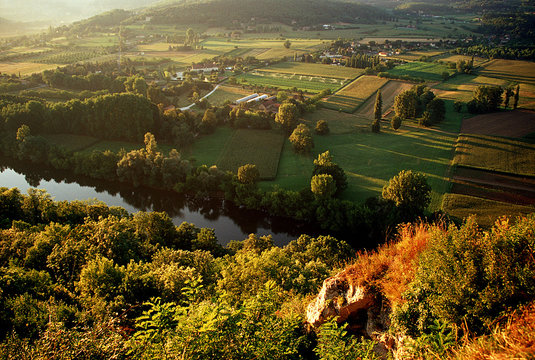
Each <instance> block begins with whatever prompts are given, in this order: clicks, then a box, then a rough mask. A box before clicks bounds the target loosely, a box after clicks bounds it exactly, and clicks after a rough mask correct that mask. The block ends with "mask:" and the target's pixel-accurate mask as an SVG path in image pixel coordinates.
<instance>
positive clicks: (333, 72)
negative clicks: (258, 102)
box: [261, 62, 364, 79]
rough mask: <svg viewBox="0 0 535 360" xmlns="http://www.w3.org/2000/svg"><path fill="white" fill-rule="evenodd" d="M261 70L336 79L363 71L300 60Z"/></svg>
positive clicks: (347, 77) (345, 77) (357, 74)
mask: <svg viewBox="0 0 535 360" xmlns="http://www.w3.org/2000/svg"><path fill="white" fill-rule="evenodd" d="M261 70H262V71H263V72H275V73H281V74H299V75H309V76H318V77H329V78H336V79H353V78H355V77H357V76H359V75H362V74H363V73H364V70H362V69H355V68H350V67H345V66H333V65H324V64H311V63H302V62H283V63H278V64H275V65H271V66H269V67H266V68H262V69H261Z"/></svg>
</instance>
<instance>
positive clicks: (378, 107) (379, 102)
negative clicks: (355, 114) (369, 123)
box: [373, 89, 383, 132]
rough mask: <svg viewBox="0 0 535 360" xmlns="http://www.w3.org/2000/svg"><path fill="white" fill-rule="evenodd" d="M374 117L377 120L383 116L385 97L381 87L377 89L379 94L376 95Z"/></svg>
mask: <svg viewBox="0 0 535 360" xmlns="http://www.w3.org/2000/svg"><path fill="white" fill-rule="evenodd" d="M373 117H374V119H375V121H377V122H378V121H380V120H381V118H382V117H383V97H382V95H381V89H379V90H377V96H376V97H375V105H374V108H373ZM374 132H378V131H374Z"/></svg>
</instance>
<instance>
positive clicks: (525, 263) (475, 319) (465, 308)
mask: <svg viewBox="0 0 535 360" xmlns="http://www.w3.org/2000/svg"><path fill="white" fill-rule="evenodd" d="M534 234H535V215H533V214H531V215H529V216H528V217H526V218H522V219H519V220H518V222H517V223H516V224H515V225H511V223H510V222H509V219H507V218H505V217H504V218H501V219H499V220H498V221H497V222H496V224H495V225H494V227H493V228H492V229H491V230H490V231H488V232H483V231H481V230H480V229H479V228H478V226H477V224H476V223H475V221H474V219H473V218H471V219H469V220H468V221H467V222H466V223H465V224H463V225H462V226H461V228H459V229H458V228H456V227H455V226H453V225H452V226H450V227H449V228H448V229H447V230H442V231H440V230H436V231H435V232H434V233H433V234H432V236H431V239H430V243H429V246H428V248H427V249H426V250H425V251H424V252H423V254H422V255H421V257H420V266H419V269H418V272H417V274H416V277H415V279H414V281H413V282H412V283H411V286H410V289H409V291H408V292H407V293H406V294H405V297H406V299H407V303H406V306H405V305H404V306H402V307H401V308H400V309H398V310H397V311H396V312H395V316H394V319H395V321H394V322H395V323H397V324H399V325H401V327H402V328H404V329H405V330H406V331H407V332H408V333H409V334H413V335H416V334H419V333H421V332H423V331H427V330H428V328H429V327H430V325H431V324H432V323H433V319H439V320H441V321H445V322H450V323H454V324H457V325H458V326H461V325H464V326H466V327H467V328H468V329H469V330H470V331H471V332H474V333H483V332H486V331H488V329H489V325H491V324H492V323H493V322H494V321H495V319H496V318H498V317H500V316H501V315H502V314H503V313H504V312H505V311H508V312H509V311H511V310H513V309H515V308H517V307H518V306H519V305H523V304H525V303H528V302H529V301H531V299H533V298H534V296H535V277H534V276H533V274H534V273H535V262H533V261H532V260H528V259H532V258H533V249H534V248H535V236H534Z"/></svg>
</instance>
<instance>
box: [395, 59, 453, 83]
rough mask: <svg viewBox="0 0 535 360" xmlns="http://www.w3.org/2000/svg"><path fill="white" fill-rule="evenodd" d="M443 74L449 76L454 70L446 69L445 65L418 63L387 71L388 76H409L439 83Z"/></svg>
mask: <svg viewBox="0 0 535 360" xmlns="http://www.w3.org/2000/svg"><path fill="white" fill-rule="evenodd" d="M444 72H447V73H449V74H450V75H451V74H453V73H454V72H455V70H452V69H450V68H448V67H447V66H446V65H445V64H440V63H434V62H419V61H415V62H411V63H407V64H402V65H399V66H396V67H395V68H393V69H390V70H388V73H389V74H392V75H395V76H411V77H416V78H422V79H424V80H430V81H441V80H442V73H444Z"/></svg>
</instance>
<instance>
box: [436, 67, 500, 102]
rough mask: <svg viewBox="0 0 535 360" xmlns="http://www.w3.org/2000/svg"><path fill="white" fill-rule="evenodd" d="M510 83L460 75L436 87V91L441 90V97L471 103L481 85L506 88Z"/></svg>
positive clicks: (496, 79)
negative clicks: (475, 91)
mask: <svg viewBox="0 0 535 360" xmlns="http://www.w3.org/2000/svg"><path fill="white" fill-rule="evenodd" d="M508 84H509V82H508V81H507V80H503V79H498V78H492V77H486V76H477V75H468V74H458V75H456V76H454V77H452V78H450V79H448V80H446V81H444V82H441V83H439V84H437V85H435V86H434V89H438V90H440V91H439V92H438V93H439V94H440V96H441V97H444V98H448V99H455V100H462V101H469V100H470V99H471V98H472V97H473V94H474V90H475V89H476V88H477V87H478V86H481V85H488V86H506V85H508Z"/></svg>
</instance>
